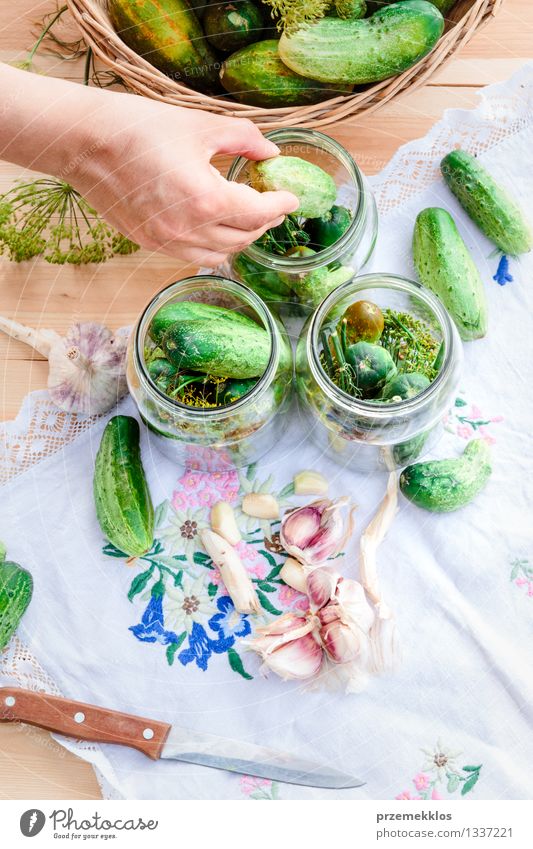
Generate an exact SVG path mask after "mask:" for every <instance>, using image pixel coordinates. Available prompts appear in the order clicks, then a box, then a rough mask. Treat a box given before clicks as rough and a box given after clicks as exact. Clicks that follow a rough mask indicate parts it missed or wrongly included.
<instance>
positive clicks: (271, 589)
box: [257, 581, 277, 593]
mask: <svg viewBox="0 0 533 849" xmlns="http://www.w3.org/2000/svg"><path fill="white" fill-rule="evenodd" d="M257 586H258V587H259V589H260V590H263V592H264V593H275V592H276V589H277V587H273V586H272V584H267V582H266V581H258V582H257Z"/></svg>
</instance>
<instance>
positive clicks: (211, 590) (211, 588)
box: [207, 584, 218, 598]
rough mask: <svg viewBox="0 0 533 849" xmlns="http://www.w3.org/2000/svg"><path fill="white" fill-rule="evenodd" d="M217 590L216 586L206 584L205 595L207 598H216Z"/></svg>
mask: <svg viewBox="0 0 533 849" xmlns="http://www.w3.org/2000/svg"><path fill="white" fill-rule="evenodd" d="M217 590H218V587H217V585H216V584H208V585H207V593H208V595H209V598H214V596H216V594H217Z"/></svg>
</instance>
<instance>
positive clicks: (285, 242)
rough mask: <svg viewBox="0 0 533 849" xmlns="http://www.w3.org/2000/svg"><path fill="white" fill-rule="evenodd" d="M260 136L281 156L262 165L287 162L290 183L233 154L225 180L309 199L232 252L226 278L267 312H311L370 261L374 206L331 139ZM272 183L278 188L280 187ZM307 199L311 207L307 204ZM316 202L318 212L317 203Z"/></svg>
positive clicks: (297, 132) (296, 133) (313, 134)
mask: <svg viewBox="0 0 533 849" xmlns="http://www.w3.org/2000/svg"><path fill="white" fill-rule="evenodd" d="M266 136H267V138H269V139H270V140H271V141H273V142H275V144H277V145H278V147H279V149H280V151H281V154H280V157H276V158H275V160H266V161H265V163H266V168H267V169H268V167H269V166H270V163H274V162H275V163H276V166H281V165H282V164H283V161H284V160H285V162H286V161H287V160H291V162H292V165H293V167H294V168H295V173H294V178H293V179H292V180H291V174H290V173H287V169H285V173H284V174H283V175H281V174H280V173H279V171H278V173H277V174H276V175H275V177H274V176H273V175H272V174H266V173H265V172H264V171H263V172H262V171H261V169H262V168H263V166H265V163H253V162H251V161H250V160H248V159H246V158H245V157H238V158H237V159H236V160H235V161H234V162H233V164H232V166H231V168H230V170H229V173H228V180H234V181H236V182H241V183H246V184H248V185H251V186H253V187H254V188H256V189H258V190H270V189H271V188H272V187H274V188H275V187H280V188H285V189H288V190H289V191H292V192H293V193H294V194H296V195H297V196H298V197H299V198H300V200H301V201H302V196H301V195H300V194H299V191H298V189H299V188H300V189H301V191H302V193H304V194H305V195H306V200H307V201H308V202H307V203H302V202H301V204H300V207H299V209H298V210H296V212H295V213H294V214H291V215H288V216H286V218H285V220H284V221H283V222H282V224H281V225H279V226H278V227H274V228H271V229H270V230H268V231H267V232H266V233H265V234H263V236H261V237H260V238H259V239H258V240H257V241H256V242H254V243H253V244H252V245H249V246H248V247H247V248H245V249H244V250H243V251H240V252H239V253H237V254H235V255H234V256H233V257H232V258H231V261H230V266H229V274H230V276H231V277H233V278H234V279H236V280H241V281H242V282H243V283H245V284H246V285H247V286H249V287H250V288H252V289H253V290H254V291H255V292H257V293H258V294H259V295H260V296H261V297H262V298H263V300H265V301H266V303H268V304H269V306H270V307H271V308H276V309H277V310H278V311H279V310H282V311H283V312H286V313H287V312H288V313H291V314H293V313H294V312H305V313H309V311H310V310H313V309H316V307H317V306H318V305H319V303H320V302H321V301H322V300H323V299H324V298H325V297H326V295H328V294H329V292H331V291H333V290H334V289H335V288H336V287H337V286H339V285H341V284H342V283H344V282H345V281H347V280H351V279H352V278H353V276H354V275H355V274H357V273H358V272H359V270H360V269H361V268H362V267H363V266H364V265H365V263H366V262H367V261H368V259H369V258H370V256H371V254H372V251H373V249H374V245H375V241H376V237H377V211H376V204H375V200H374V196H373V194H372V191H371V190H370V188H369V185H368V183H367V181H366V178H365V176H364V174H363V173H362V172H361V171H360V169H359V168H358V166H357V164H356V163H355V161H354V160H353V158H352V157H351V156H350V154H349V153H348V151H347V150H345V148H344V147H342V145H340V144H339V143H338V142H336V141H335V140H334V139H332V138H330V137H329V136H327V135H325V134H324V133H320V132H317V131H316V130H307V129H294V128H291V129H282V130H274V131H272V132H269V133H266ZM298 165H299V166H300V168H299V169H298ZM276 170H277V169H276ZM267 178H268V179H267ZM276 178H277V180H278V181H279V180H282V182H283V184H281V183H280V184H279V186H278V183H277V180H276ZM272 180H274V182H273V183H271V181H272ZM328 184H329V185H328ZM312 195H314V200H315V202H313V203H312V206H311V207H309V200H310V198H311V197H312ZM317 198H320V200H321V203H322V202H323V204H324V207H323V208H318V207H317V206H316V199H317ZM313 206H314V207H315V208H314V209H313V208H312V207H313Z"/></svg>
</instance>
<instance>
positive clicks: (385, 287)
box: [296, 274, 462, 471]
mask: <svg viewBox="0 0 533 849" xmlns="http://www.w3.org/2000/svg"><path fill="white" fill-rule="evenodd" d="M461 362H462V347H461V343H460V340H459V337H458V334H457V331H456V328H455V325H454V323H453V321H452V320H451V318H450V316H449V315H448V313H447V312H446V310H445V308H444V307H443V306H442V304H441V303H440V302H439V301H438V300H437V298H436V297H435V296H434V295H433V294H432V293H431V292H430V291H428V290H427V289H425V288H424V287H423V286H421V285H420V284H418V283H415V282H413V281H411V280H407V279H406V278H403V277H398V276H394V275H388V274H369V275H364V276H362V277H358V278H356V279H355V280H353V281H349V282H348V283H345V284H344V285H342V286H340V287H339V288H338V289H337V290H335V291H334V292H332V293H331V295H329V296H328V298H326V300H325V301H324V302H323V303H322V304H321V305H320V307H319V308H318V310H317V311H316V312H315V313H314V315H313V316H312V317H311V318H310V319H309V320H308V321H307V323H306V325H305V327H304V328H303V331H302V334H301V336H300V339H299V342H298V348H297V354H296V382H297V389H298V396H299V403H300V405H301V407H302V409H303V410H305V413H306V416H305V417H302V418H303V419H307V421H308V422H309V435H310V437H311V438H312V439H314V440H315V441H316V442H318V444H319V446H320V447H321V449H322V450H325V451H328V453H329V454H330V455H331V456H333V457H334V458H335V459H336V460H338V461H339V462H340V463H343V464H347V465H350V466H352V467H353V468H357V469H361V470H363V471H375V470H379V469H382V470H386V469H391V468H400V467H402V466H404V465H407V463H409V462H411V461H412V460H414V459H415V458H417V457H419V456H421V455H422V454H423V453H425V452H426V451H428V450H429V449H430V448H431V447H432V445H433V444H434V442H435V441H436V439H437V438H438V436H439V434H440V432H441V429H442V421H443V419H444V417H445V415H446V413H447V411H448V409H449V407H450V405H451V402H452V401H453V398H454V397H455V391H456V388H457V384H458V380H459V376H460V371H461Z"/></svg>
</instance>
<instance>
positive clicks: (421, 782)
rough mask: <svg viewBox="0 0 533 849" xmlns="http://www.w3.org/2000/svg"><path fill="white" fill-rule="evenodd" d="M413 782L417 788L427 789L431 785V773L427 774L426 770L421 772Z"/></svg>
mask: <svg viewBox="0 0 533 849" xmlns="http://www.w3.org/2000/svg"><path fill="white" fill-rule="evenodd" d="M413 784H414V785H415V787H416V789H417V790H426V789H427V788H428V787H429V775H426V774H425V772H419V773H418V775H415V777H414V778H413Z"/></svg>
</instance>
